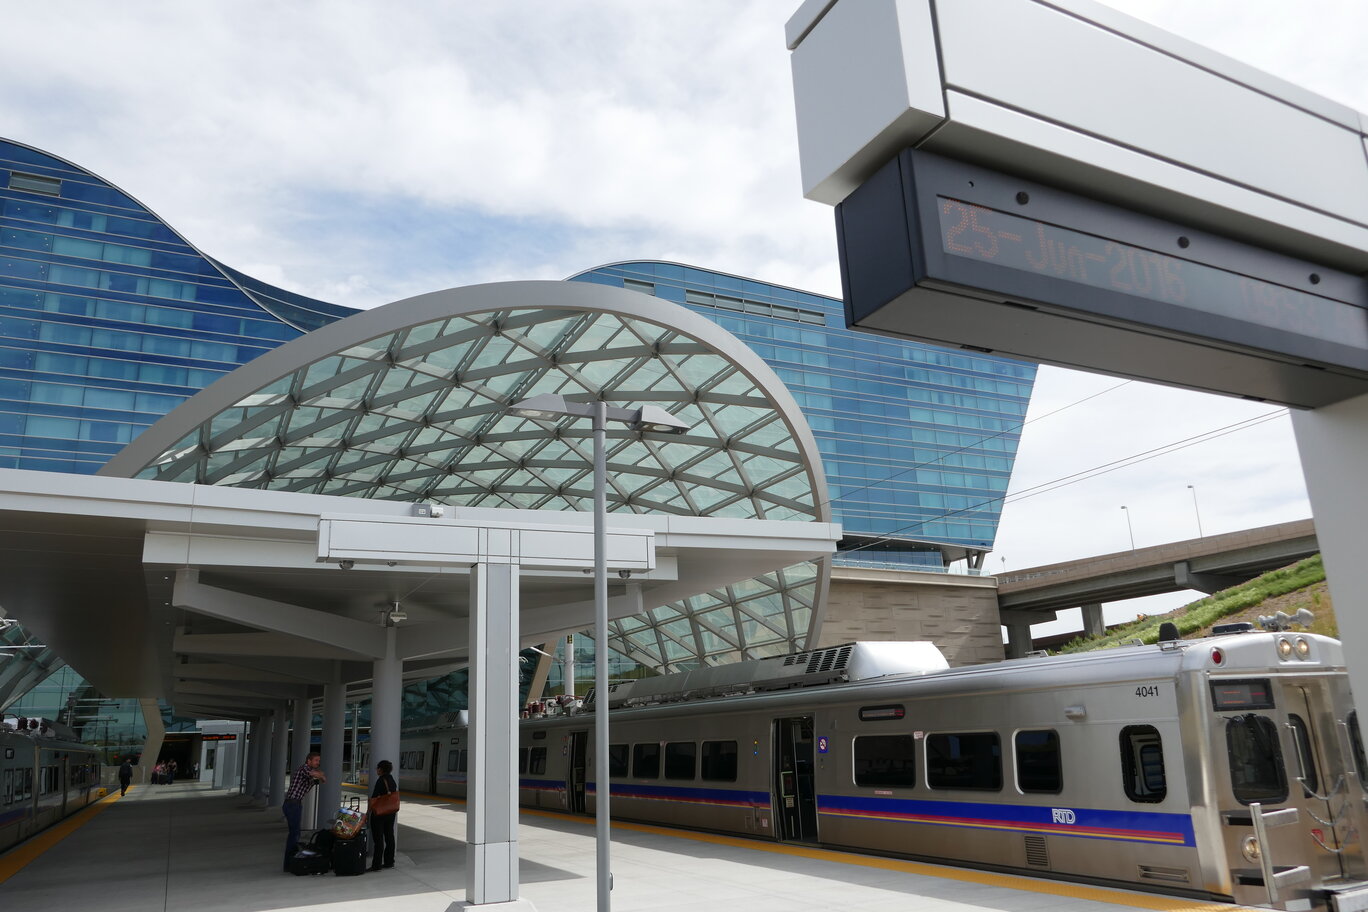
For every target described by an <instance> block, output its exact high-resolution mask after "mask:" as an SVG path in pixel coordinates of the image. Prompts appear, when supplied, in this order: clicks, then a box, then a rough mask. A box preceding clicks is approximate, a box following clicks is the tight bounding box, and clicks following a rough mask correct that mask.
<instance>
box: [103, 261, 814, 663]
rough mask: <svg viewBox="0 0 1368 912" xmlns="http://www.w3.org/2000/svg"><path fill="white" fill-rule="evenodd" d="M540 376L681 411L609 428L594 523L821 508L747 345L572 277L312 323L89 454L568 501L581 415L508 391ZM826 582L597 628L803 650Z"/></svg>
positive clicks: (643, 649) (786, 571)
mask: <svg viewBox="0 0 1368 912" xmlns="http://www.w3.org/2000/svg"><path fill="white" fill-rule="evenodd" d="M543 393H556V394H562V395H566V396H570V397H578V398H582V399H594V398H602V399H604V400H606V401H607V402H608V403H609V404H615V405H624V406H637V405H648V404H649V405H658V406H661V407H664V408H665V409H667V410H668V411H669V412H670V413H671V414H673V415H674V416H675V417H676V418H679V419H682V420H684V421H686V422H687V423H688V424H689V426H690V429H689V430H688V432H686V433H685V434H683V435H681V436H672V437H669V438H656V437H653V436H652V435H650V434H646V435H642V434H640V433H638V432H635V431H632V430H630V429H628V428H627V427H625V426H619V427H616V428H613V429H610V431H609V440H608V473H609V490H608V510H609V513H610V517H609V522H610V525H611V524H612V523H613V522H614V515H616V514H623V515H626V514H632V515H661V516H677V517H710V518H716V519H747V520H780V521H784V522H786V523H789V522H795V521H796V522H810V521H818V522H825V521H827V520H828V519H829V517H830V510H829V507H828V504H827V496H826V491H825V483H824V476H823V472H822V467H821V462H820V456H819V454H818V452H817V448H816V444H815V441H814V440H813V438H812V435H811V433H810V431H809V430H808V427H807V424H806V421H805V420H804V418H803V416H802V414H801V412H800V411H799V409H798V407H797V405H796V403H795V402H794V401H793V399H792V397H791V396H790V395H789V393H788V392H787V390H786V389H785V387H784V385H783V383H782V382H781V381H780V379H779V378H778V377H777V376H776V375H775V374H774V372H773V371H772V370H771V369H770V368H769V367H768V366H766V365H765V364H764V362H763V361H761V360H760V358H759V357H758V356H756V355H755V354H754V353H753V352H751V351H750V349H748V348H747V347H746V346H745V345H744V344H743V343H741V342H740V341H738V340H737V339H735V338H734V337H732V336H731V335H730V334H729V333H727V332H726V331H725V330H722V329H720V328H719V327H717V326H715V325H714V324H712V323H711V322H709V321H707V320H704V319H703V318H701V317H699V316H697V315H695V314H693V313H692V312H690V311H688V310H687V309H685V308H683V307H678V306H675V305H672V304H669V303H668V302H665V301H662V300H660V299H658V298H654V297H650V296H646V295H641V294H638V293H635V292H629V291H625V290H622V289H616V288H609V287H605V286H599V285H591V284H584V283H566V282H510V283H500V284H492V285H480V286H472V287H468V288H460V289H453V290H449V291H441V292H434V293H431V294H426V295H420V296H418V297H415V298H410V299H408V300H404V301H399V302H396V303H394V304H390V305H387V306H384V307H380V308H377V309H375V310H370V311H365V312H362V313H360V314H357V315H355V316H352V317H349V318H347V319H345V320H342V321H339V322H337V323H334V324H331V325H329V326H326V327H323V328H322V329H319V330H316V331H314V332H312V333H309V334H308V335H306V336H303V337H301V338H299V339H296V340H294V341H292V342H290V343H287V344H285V345H282V346H281V347H280V348H278V349H275V350H274V351H271V352H269V353H267V354H265V355H262V356H261V357H260V358H257V359H256V360H254V361H252V362H250V363H249V364H246V365H244V366H243V367H241V368H239V369H238V370H237V371H235V372H233V373H232V374H229V375H228V376H226V377H225V378H223V379H222V380H220V381H219V382H217V383H215V384H214V385H213V386H210V387H209V388H207V389H205V390H204V391H203V392H201V393H200V394H198V395H196V396H195V397H193V398H192V399H190V400H188V401H187V402H186V403H184V404H183V405H182V406H181V407H179V408H178V409H176V410H175V411H174V412H172V413H171V414H170V415H168V416H166V418H164V419H162V420H161V421H160V422H158V423H157V424H156V425H154V426H153V427H152V428H150V429H149V430H147V431H146V432H144V433H143V434H142V435H141V436H140V437H138V438H137V439H136V440H135V441H134V442H133V443H132V444H130V445H129V446H128V447H127V448H126V449H125V450H123V451H122V452H121V453H119V454H118V455H116V456H115V457H114V458H113V459H112V460H111V461H110V462H109V464H108V465H107V466H106V467H105V468H104V469H103V470H102V471H101V473H100V474H102V475H105V476H122V477H132V478H141V479H149V480H159V481H176V482H188V483H192V484H197V485H215V486H230V487H239V488H257V489H263V490H273V491H286V492H295V493H312V494H326V495H337V496H345V497H356V498H366V499H373V500H389V501H400V502H406V503H435V504H443V505H447V506H448V507H462V508H464V507H478V508H508V509H517V510H533V511H583V512H586V513H587V512H588V511H590V510H591V508H592V503H591V498H592V479H591V466H592V460H591V446H592V441H591V437H590V428H589V426H588V422H587V421H576V420H574V419H569V418H562V419H553V420H545V419H531V418H523V417H518V416H516V415H513V414H511V413H510V411H509V407H510V406H511V405H512V404H513V403H515V402H518V401H520V400H523V399H526V398H529V397H531V396H535V395H539V394H543ZM826 583H827V562H826V561H825V560H820V559H819V560H802V561H798V562H796V563H793V564H791V565H788V566H784V567H775V568H773V569H771V570H768V571H767V572H764V573H761V574H758V575H756V576H754V577H751V578H749V579H746V580H738V581H735V582H733V583H731V584H728V585H725V586H719V587H716V588H709V589H707V590H706V591H700V592H697V593H695V594H692V595H690V596H689V597H687V598H682V599H680V600H678V601H675V602H672V603H669V604H667V605H662V606H660V607H656V608H652V609H650V610H648V611H646V612H645V613H643V614H633V615H630V616H627V617H622V618H619V619H617V620H615V621H614V622H613V624H612V627H611V633H610V639H611V642H610V645H611V646H612V647H613V648H614V649H616V650H618V651H619V652H621V653H623V654H624V655H626V656H628V657H630V658H632V659H634V660H635V661H637V662H639V663H641V664H643V665H647V666H650V667H653V668H657V669H661V670H669V669H673V668H678V667H681V666H682V667H688V666H692V665H696V664H700V663H701V664H717V663H722V662H727V661H734V660H738V659H742V658H758V657H763V656H767V655H777V654H783V653H787V652H792V651H795V650H801V649H803V648H806V646H807V645H808V644H809V642H810V640H811V637H812V635H813V632H814V631H815V629H816V627H817V625H818V623H819V622H820V598H821V595H822V594H823V593H824V592H825V589H826ZM566 632H570V631H569V630H567V631H566Z"/></svg>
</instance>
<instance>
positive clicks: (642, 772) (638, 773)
mask: <svg viewBox="0 0 1368 912" xmlns="http://www.w3.org/2000/svg"><path fill="white" fill-rule="evenodd" d="M632 778H633V779H659V778H660V745H659V744H633V745H632Z"/></svg>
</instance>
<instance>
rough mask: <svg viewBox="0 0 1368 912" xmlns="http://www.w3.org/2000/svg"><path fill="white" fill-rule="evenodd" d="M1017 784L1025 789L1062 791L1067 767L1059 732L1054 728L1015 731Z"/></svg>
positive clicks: (1051, 791)
mask: <svg viewBox="0 0 1368 912" xmlns="http://www.w3.org/2000/svg"><path fill="white" fill-rule="evenodd" d="M1015 742H1016V769H1017V788H1019V789H1021V790H1022V791H1023V792H1048V793H1054V792H1061V791H1063V790H1064V770H1063V768H1062V767H1061V765H1060V759H1059V735H1058V734H1057V733H1055V732H1054V731H1053V730H1052V729H1040V730H1038V731H1019V732H1017V733H1016V738H1015Z"/></svg>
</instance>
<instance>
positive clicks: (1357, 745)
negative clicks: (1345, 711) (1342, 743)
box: [1349, 712, 1368, 782]
mask: <svg viewBox="0 0 1368 912" xmlns="http://www.w3.org/2000/svg"><path fill="white" fill-rule="evenodd" d="M1349 743H1350V744H1351V745H1352V746H1353V748H1354V767H1355V768H1356V769H1357V770H1358V777H1359V781H1360V782H1362V781H1363V777H1364V776H1368V754H1365V753H1364V750H1363V732H1362V731H1361V730H1360V729H1359V723H1358V713H1357V712H1351V713H1350V714H1349Z"/></svg>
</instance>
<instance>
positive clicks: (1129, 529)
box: [1121, 504, 1135, 551]
mask: <svg viewBox="0 0 1368 912" xmlns="http://www.w3.org/2000/svg"><path fill="white" fill-rule="evenodd" d="M1121 509H1123V510H1126V505H1125V504H1122V505H1121ZM1126 531H1127V532H1128V533H1130V543H1131V550H1132V551H1134V550H1135V529H1134V528H1132V527H1131V520H1130V510H1126Z"/></svg>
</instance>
